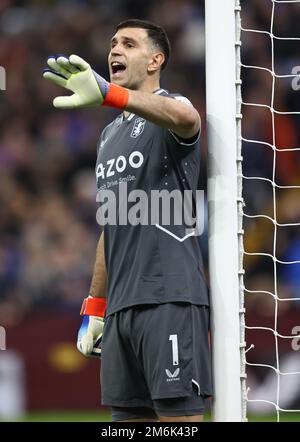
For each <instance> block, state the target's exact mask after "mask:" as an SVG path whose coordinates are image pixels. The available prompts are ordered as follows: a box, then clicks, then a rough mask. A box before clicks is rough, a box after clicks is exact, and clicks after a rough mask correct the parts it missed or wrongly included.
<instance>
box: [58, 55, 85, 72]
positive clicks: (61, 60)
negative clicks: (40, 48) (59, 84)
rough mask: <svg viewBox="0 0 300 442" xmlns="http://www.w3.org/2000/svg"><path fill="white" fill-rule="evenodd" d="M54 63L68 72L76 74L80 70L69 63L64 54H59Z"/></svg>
mask: <svg viewBox="0 0 300 442" xmlns="http://www.w3.org/2000/svg"><path fill="white" fill-rule="evenodd" d="M56 63H57V64H58V65H59V66H60V67H61V68H62V69H66V70H67V71H68V72H70V74H77V73H78V72H80V69H79V68H78V67H76V66H74V65H73V64H72V63H70V61H69V59H68V58H67V57H66V56H59V57H57V59H56Z"/></svg>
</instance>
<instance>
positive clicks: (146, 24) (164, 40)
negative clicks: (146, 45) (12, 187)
mask: <svg viewBox="0 0 300 442" xmlns="http://www.w3.org/2000/svg"><path fill="white" fill-rule="evenodd" d="M124 28H142V29H146V31H147V34H148V37H149V38H150V39H151V40H152V42H153V43H154V44H155V45H156V46H158V47H159V49H160V50H161V51H162V52H163V53H164V56H165V61H164V62H163V64H162V66H161V68H162V69H164V68H165V67H166V66H167V64H168V61H169V58H170V52H171V46H170V41H169V38H168V36H167V33H166V31H165V30H164V29H163V28H162V27H161V26H158V25H155V24H154V23H152V22H150V21H148V20H138V19H129V20H125V21H122V22H121V23H119V24H118V26H117V27H116V31H118V30H119V29H124Z"/></svg>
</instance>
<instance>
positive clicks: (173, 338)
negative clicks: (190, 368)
mask: <svg viewBox="0 0 300 442" xmlns="http://www.w3.org/2000/svg"><path fill="white" fill-rule="evenodd" d="M169 341H172V356H173V365H178V364H179V362H178V360H179V357H178V337H177V335H170V336H169Z"/></svg>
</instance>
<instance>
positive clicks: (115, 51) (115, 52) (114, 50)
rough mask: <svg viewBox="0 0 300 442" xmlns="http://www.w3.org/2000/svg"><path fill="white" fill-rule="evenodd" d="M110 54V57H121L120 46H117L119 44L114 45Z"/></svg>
mask: <svg viewBox="0 0 300 442" xmlns="http://www.w3.org/2000/svg"><path fill="white" fill-rule="evenodd" d="M110 53H111V55H112V56H116V55H122V50H121V45H119V44H115V45H114V46H113V47H112V48H111V50H110Z"/></svg>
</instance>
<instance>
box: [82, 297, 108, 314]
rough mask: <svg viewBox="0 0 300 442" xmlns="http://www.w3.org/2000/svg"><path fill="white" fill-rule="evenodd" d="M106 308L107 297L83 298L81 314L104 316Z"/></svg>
mask: <svg viewBox="0 0 300 442" xmlns="http://www.w3.org/2000/svg"><path fill="white" fill-rule="evenodd" d="M105 310H106V298H94V297H88V298H85V299H84V300H83V303H82V307H81V311H80V314H81V315H88V316H100V317H101V318H104V316H105Z"/></svg>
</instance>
